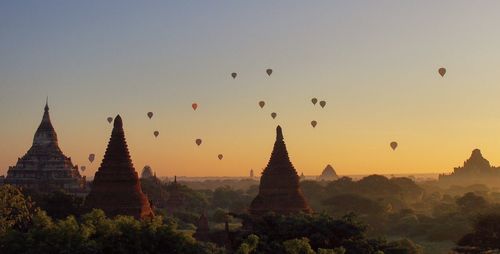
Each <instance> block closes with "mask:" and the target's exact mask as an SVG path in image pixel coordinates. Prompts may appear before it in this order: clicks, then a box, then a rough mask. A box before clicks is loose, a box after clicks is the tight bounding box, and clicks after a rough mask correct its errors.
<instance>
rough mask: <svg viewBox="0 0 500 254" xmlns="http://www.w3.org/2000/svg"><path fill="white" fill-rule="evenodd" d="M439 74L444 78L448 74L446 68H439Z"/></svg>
mask: <svg viewBox="0 0 500 254" xmlns="http://www.w3.org/2000/svg"><path fill="white" fill-rule="evenodd" d="M438 72H439V75H441V77H444V74H446V68H443V67H441V68H439V70H438Z"/></svg>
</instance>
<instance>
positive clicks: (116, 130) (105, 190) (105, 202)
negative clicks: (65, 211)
mask: <svg viewBox="0 0 500 254" xmlns="http://www.w3.org/2000/svg"><path fill="white" fill-rule="evenodd" d="M85 206H86V207H87V208H88V209H90V208H99V209H102V210H103V211H104V212H105V213H106V214H107V215H108V216H115V215H119V214H121V215H130V216H134V217H136V218H144V217H150V216H153V211H152V210H151V205H150V203H149V200H148V198H147V197H146V195H144V193H143V192H142V188H141V183H140V181H139V177H138V175H137V172H136V171H135V168H134V165H133V163H132V159H131V158H130V154H129V151H128V146H127V142H126V140H125V132H124V131H123V122H122V118H121V117H120V115H117V116H116V118H115V122H114V124H113V131H112V132H111V138H110V140H109V143H108V147H107V149H106V153H105V154H104V158H103V160H102V163H101V166H100V167H99V169H98V171H97V172H96V174H95V177H94V182H93V185H92V190H91V192H90V194H89V195H88V196H87V199H86V200H85Z"/></svg>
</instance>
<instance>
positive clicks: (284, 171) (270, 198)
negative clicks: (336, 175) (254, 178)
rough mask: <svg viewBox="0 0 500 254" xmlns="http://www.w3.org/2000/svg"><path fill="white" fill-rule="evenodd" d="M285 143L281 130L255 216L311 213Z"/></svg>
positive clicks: (262, 181)
mask: <svg viewBox="0 0 500 254" xmlns="http://www.w3.org/2000/svg"><path fill="white" fill-rule="evenodd" d="M283 139H284V138H283V131H282V129H281V127H280V126H278V127H276V141H275V142H274V147H273V151H272V153H271V158H270V159H269V162H268V164H267V167H266V168H265V169H264V171H263V172H262V177H261V179H260V185H259V194H258V195H257V197H256V198H255V199H254V200H253V201H252V203H251V205H250V213H251V214H254V215H261V214H265V213H267V212H275V213H279V214H290V213H299V212H305V213H310V212H311V208H310V207H309V205H308V204H307V201H306V200H305V198H304V196H303V194H302V190H301V189H300V185H299V176H298V175H297V171H296V170H295V168H294V167H293V164H292V162H291V161H290V158H289V157H288V151H287V149H286V145H285V141H284V140H283Z"/></svg>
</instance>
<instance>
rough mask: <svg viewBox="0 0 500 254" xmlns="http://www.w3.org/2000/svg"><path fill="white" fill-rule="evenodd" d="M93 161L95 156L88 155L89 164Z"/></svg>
mask: <svg viewBox="0 0 500 254" xmlns="http://www.w3.org/2000/svg"><path fill="white" fill-rule="evenodd" d="M94 159H95V154H93V153H91V154H89V161H90V163H92V162H94Z"/></svg>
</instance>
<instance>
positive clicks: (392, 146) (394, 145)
mask: <svg viewBox="0 0 500 254" xmlns="http://www.w3.org/2000/svg"><path fill="white" fill-rule="evenodd" d="M397 147H398V142H396V141H392V142H391V148H392V150H396V148H397Z"/></svg>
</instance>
